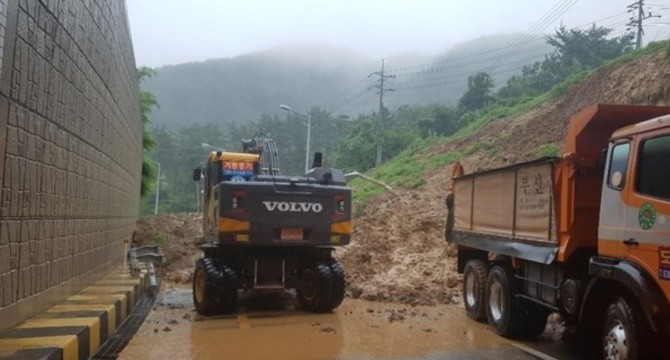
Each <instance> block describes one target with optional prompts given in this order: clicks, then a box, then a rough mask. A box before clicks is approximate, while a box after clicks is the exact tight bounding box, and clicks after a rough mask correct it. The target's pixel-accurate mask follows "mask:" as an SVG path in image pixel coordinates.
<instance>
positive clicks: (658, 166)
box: [624, 128, 670, 295]
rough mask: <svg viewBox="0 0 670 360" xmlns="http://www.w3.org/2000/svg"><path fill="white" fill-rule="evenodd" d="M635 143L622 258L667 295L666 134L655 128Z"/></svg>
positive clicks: (669, 153)
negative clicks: (648, 275)
mask: <svg viewBox="0 0 670 360" xmlns="http://www.w3.org/2000/svg"><path fill="white" fill-rule="evenodd" d="M636 140H637V141H635V150H634V153H633V156H632V157H631V161H632V162H633V164H632V166H631V167H630V168H631V172H632V174H631V176H630V177H629V178H631V179H632V181H633V186H630V187H629V188H628V189H627V201H626V204H627V207H626V230H625V232H626V233H625V241H624V244H625V254H624V255H625V257H626V258H628V259H629V260H631V261H633V262H635V263H637V264H638V265H640V266H642V267H644V268H645V269H646V270H647V271H649V272H650V273H651V274H652V275H653V276H655V277H656V279H657V281H658V282H659V284H660V286H661V288H663V291H664V292H665V293H666V295H670V134H669V133H668V129H667V128H666V129H659V130H656V131H653V132H650V133H646V134H643V135H639V136H638V138H637V139H636Z"/></svg>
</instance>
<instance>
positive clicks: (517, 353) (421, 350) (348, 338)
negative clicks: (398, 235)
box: [119, 283, 579, 360]
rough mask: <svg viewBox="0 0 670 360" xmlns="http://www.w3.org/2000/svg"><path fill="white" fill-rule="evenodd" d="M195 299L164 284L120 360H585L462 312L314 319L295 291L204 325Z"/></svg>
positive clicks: (419, 309)
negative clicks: (508, 335)
mask: <svg viewBox="0 0 670 360" xmlns="http://www.w3.org/2000/svg"><path fill="white" fill-rule="evenodd" d="M191 299H192V293H191V290H190V288H189V287H188V286H186V285H179V284H170V283H167V284H164V286H163V289H162V291H161V292H160V294H159V295H158V299H157V302H156V303H155V305H154V308H153V311H152V312H151V313H150V314H149V316H148V317H147V319H146V320H145V322H144V324H143V325H142V327H141V328H140V329H139V331H138V332H137V334H136V335H135V336H134V337H133V339H132V340H131V341H130V343H129V344H128V346H127V347H126V348H125V349H124V350H123V352H121V354H120V356H119V359H140V358H141V359H221V358H226V359H269V358H274V359H387V358H395V359H420V358H430V359H436V358H439V359H498V358H499V359H508V360H532V359H538V358H539V359H579V353H578V352H577V353H575V352H574V351H571V350H570V349H569V348H566V346H565V343H564V342H562V341H556V340H552V339H551V338H550V337H545V338H544V339H542V340H539V341H536V342H532V343H519V342H514V341H510V340H508V339H505V338H502V337H499V336H497V335H495V334H494V333H493V332H492V331H491V330H490V329H489V328H488V326H487V325H485V324H483V323H478V322H476V321H472V320H470V319H468V318H467V317H466V316H465V314H464V313H463V311H462V309H461V307H460V306H457V305H435V306H420V305H419V306H414V305H406V304H397V303H383V302H373V301H367V300H361V299H350V298H349V299H345V301H344V302H343V303H342V305H341V306H340V307H339V308H337V309H335V310H334V311H333V312H330V313H325V314H314V313H309V312H305V311H302V310H301V309H300V308H299V305H298V304H297V301H296V299H295V296H294V295H293V294H291V292H288V291H287V292H282V293H242V292H240V301H239V307H238V310H237V312H236V313H234V314H227V315H219V316H211V317H203V316H200V315H198V314H197V313H196V312H195V310H194V308H193V304H192V300H191ZM550 330H551V328H550V327H548V331H550Z"/></svg>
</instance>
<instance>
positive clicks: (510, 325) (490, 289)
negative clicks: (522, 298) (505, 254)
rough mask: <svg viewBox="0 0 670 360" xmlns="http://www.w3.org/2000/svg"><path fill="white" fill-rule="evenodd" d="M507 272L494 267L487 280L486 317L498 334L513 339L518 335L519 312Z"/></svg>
mask: <svg viewBox="0 0 670 360" xmlns="http://www.w3.org/2000/svg"><path fill="white" fill-rule="evenodd" d="M514 300H515V299H514V290H513V288H512V285H511V283H510V278H509V276H508V274H507V271H505V269H503V268H502V267H500V266H497V265H496V266H494V267H493V268H492V269H491V271H489V275H488V277H487V279H486V317H487V319H488V321H489V325H491V327H492V328H493V331H495V333H496V334H498V335H500V336H503V337H507V338H513V337H515V336H517V335H518V329H519V325H520V322H521V320H522V319H520V316H519V315H520V314H519V311H517V309H516V305H515V303H514Z"/></svg>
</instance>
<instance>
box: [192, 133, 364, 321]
mask: <svg viewBox="0 0 670 360" xmlns="http://www.w3.org/2000/svg"><path fill="white" fill-rule="evenodd" d="M314 160H315V161H314V163H313V167H312V169H311V170H309V171H308V172H307V173H306V174H304V175H301V176H286V175H281V173H280V169H279V161H278V157H277V149H276V144H275V142H274V141H273V140H272V139H270V138H267V137H265V136H262V135H257V136H254V138H252V139H251V140H246V141H243V146H242V150H241V151H240V152H225V151H213V152H211V153H210V154H209V157H208V159H207V162H206V165H205V167H204V168H197V169H195V170H194V174H193V179H194V180H195V181H204V186H203V189H204V191H203V192H204V194H203V233H204V238H205V245H204V246H202V250H203V253H204V256H203V257H202V258H200V259H198V260H197V262H196V264H195V271H194V276H193V302H194V304H195V308H196V310H197V312H198V313H199V314H202V315H212V314H219V313H230V312H234V311H235V310H236V307H237V300H238V290H258V291H261V290H263V291H265V290H274V291H282V290H284V289H295V290H296V292H297V298H298V300H299V302H300V304H301V305H302V307H303V308H304V309H305V310H308V311H313V312H327V311H330V310H332V309H334V308H336V307H337V306H339V305H340V303H341V302H342V300H343V297H344V287H345V276H344V270H343V268H342V265H341V264H340V263H339V262H338V261H336V260H335V259H334V258H333V257H332V253H333V251H334V249H335V248H336V247H338V246H342V245H347V244H348V243H349V241H350V237H351V189H350V188H349V187H347V185H346V179H345V177H344V174H343V173H342V171H341V170H338V169H333V168H326V167H323V166H322V165H323V164H322V156H321V154H319V153H317V154H315V157H314Z"/></svg>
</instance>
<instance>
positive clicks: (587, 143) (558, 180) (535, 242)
mask: <svg viewBox="0 0 670 360" xmlns="http://www.w3.org/2000/svg"><path fill="white" fill-rule="evenodd" d="M668 112H670V108H668V107H658V106H628V105H602V104H596V105H592V106H590V107H588V108H586V109H584V110H582V111H581V112H579V113H577V114H576V115H575V116H574V117H573V118H572V119H571V120H570V124H569V126H568V132H567V137H566V140H565V145H564V147H563V153H562V154H561V157H560V158H549V159H539V160H536V161H532V162H528V163H522V164H517V165H512V166H508V167H504V168H499V169H494V170H490V171H485V172H480V173H474V174H469V175H464V176H460V177H457V178H455V179H454V183H453V196H454V203H453V207H452V209H450V210H449V211H450V214H449V216H450V217H453V218H452V219H453V224H454V225H453V229H448V230H449V231H448V240H449V241H452V242H454V243H456V244H459V245H463V246H467V247H472V248H476V249H481V250H486V251H489V252H495V253H499V254H502V255H508V256H512V257H517V258H521V259H525V260H530V261H535V262H541V263H545V264H549V263H552V262H553V261H555V260H557V261H561V262H563V261H567V259H568V258H569V257H570V255H572V254H573V253H574V252H575V251H576V250H577V249H579V248H590V249H593V251H595V249H596V247H597V240H598V221H599V219H598V216H599V210H600V197H601V187H602V182H603V180H602V179H603V175H602V174H603V163H602V160H601V159H602V151H603V150H604V149H605V148H606V147H607V145H608V140H609V138H610V137H611V136H612V133H613V132H614V131H615V130H617V129H619V128H621V127H624V126H627V125H632V124H635V123H638V122H640V121H643V120H647V119H651V118H654V117H657V116H660V115H663V114H667V113H668Z"/></svg>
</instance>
